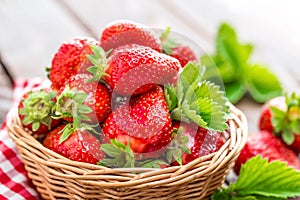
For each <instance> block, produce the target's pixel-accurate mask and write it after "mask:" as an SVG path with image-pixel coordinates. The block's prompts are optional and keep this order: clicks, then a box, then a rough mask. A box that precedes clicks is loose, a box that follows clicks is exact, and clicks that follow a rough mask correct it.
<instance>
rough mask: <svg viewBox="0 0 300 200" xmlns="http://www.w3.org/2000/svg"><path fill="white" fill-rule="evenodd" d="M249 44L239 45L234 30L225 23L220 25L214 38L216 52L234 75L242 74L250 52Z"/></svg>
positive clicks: (250, 46)
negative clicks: (228, 65) (229, 66)
mask: <svg viewBox="0 0 300 200" xmlns="http://www.w3.org/2000/svg"><path fill="white" fill-rule="evenodd" d="M252 48H253V47H252V45H251V44H246V45H243V44H240V43H239V41H238V39H237V35H236V33H235V30H234V29H233V27H231V26H230V25H229V24H227V23H223V24H221V25H220V27H219V30H218V34H217V37H216V52H217V54H218V55H219V56H220V57H221V58H222V59H224V61H225V62H227V63H230V64H231V65H232V66H233V67H234V68H235V74H236V75H237V76H238V75H240V74H241V73H242V71H243V68H244V65H245V62H246V61H247V60H248V59H249V57H250V54H251V52H252Z"/></svg>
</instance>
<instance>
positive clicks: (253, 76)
mask: <svg viewBox="0 0 300 200" xmlns="http://www.w3.org/2000/svg"><path fill="white" fill-rule="evenodd" d="M215 43H216V50H215V51H216V52H215V54H214V55H203V56H202V57H201V58H200V60H201V64H203V65H205V66H206V67H207V68H208V70H207V73H205V75H204V77H205V79H206V80H210V81H212V82H214V83H215V84H218V85H220V86H223V85H224V86H225V90H226V96H227V98H228V99H229V101H230V102H231V103H233V104H235V103H237V102H238V101H239V100H240V99H241V98H242V97H243V96H244V95H245V94H246V92H247V91H249V93H250V95H251V96H252V97H253V99H254V100H255V101H257V102H260V103H262V102H265V101H267V100H269V99H271V98H273V97H275V96H279V95H281V94H282V87H281V84H280V82H279V80H278V78H277V77H276V76H275V75H274V74H273V73H271V72H270V71H269V70H268V69H267V68H265V67H262V66H260V65H259V64H252V63H251V62H250V57H251V53H252V51H253V46H252V45H251V44H247V43H246V44H243V43H241V42H240V41H239V40H238V37H237V34H236V32H235V30H234V29H233V27H231V26H230V25H229V24H227V23H223V24H221V25H220V27H219V29H218V33H217V36H216V40H215ZM220 78H221V79H222V81H220Z"/></svg>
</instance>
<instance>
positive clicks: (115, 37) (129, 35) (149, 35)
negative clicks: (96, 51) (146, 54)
mask: <svg viewBox="0 0 300 200" xmlns="http://www.w3.org/2000/svg"><path fill="white" fill-rule="evenodd" d="M100 44H101V45H100V46H101V47H102V48H103V49H104V50H105V51H109V50H111V49H115V48H117V47H119V46H123V45H125V44H139V45H142V46H147V47H150V48H152V49H154V50H156V51H158V52H161V49H162V47H161V42H160V40H159V38H158V37H156V35H155V33H153V32H152V31H150V28H148V27H146V26H144V25H142V24H138V23H136V22H132V21H129V20H118V21H114V22H112V23H110V24H109V25H108V26H107V27H105V28H104V30H103V31H102V34H101V37H100Z"/></svg>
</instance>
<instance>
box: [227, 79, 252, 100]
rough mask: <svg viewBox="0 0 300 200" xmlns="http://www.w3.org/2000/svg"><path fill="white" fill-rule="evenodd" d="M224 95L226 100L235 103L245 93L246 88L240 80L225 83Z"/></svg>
mask: <svg viewBox="0 0 300 200" xmlns="http://www.w3.org/2000/svg"><path fill="white" fill-rule="evenodd" d="M225 88H226V97H227V98H228V100H229V101H230V102H231V103H233V104H235V103H237V102H238V101H239V100H240V99H241V98H242V97H243V96H244V95H245V93H246V91H247V89H246V87H245V85H244V84H243V83H241V82H240V81H236V82H232V83H227V84H226V83H225Z"/></svg>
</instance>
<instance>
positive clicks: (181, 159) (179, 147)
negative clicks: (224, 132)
mask: <svg viewBox="0 0 300 200" xmlns="http://www.w3.org/2000/svg"><path fill="white" fill-rule="evenodd" d="M173 126H174V127H175V128H176V129H177V130H178V132H177V136H175V138H174V140H173V141H172V143H171V145H170V146H169V147H168V152H167V159H168V161H169V162H173V163H172V164H173V165H179V164H183V165H185V164H187V163H189V162H191V161H193V160H195V159H196V158H199V157H201V156H204V155H208V154H210V153H213V152H216V151H218V150H219V149H220V148H221V147H222V145H223V144H224V140H223V138H222V137H221V133H220V132H215V131H209V130H207V129H204V128H202V127H200V126H198V125H197V124H195V123H193V122H190V123H186V122H179V121H175V122H174V123H173ZM173 160H174V161H173Z"/></svg>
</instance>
